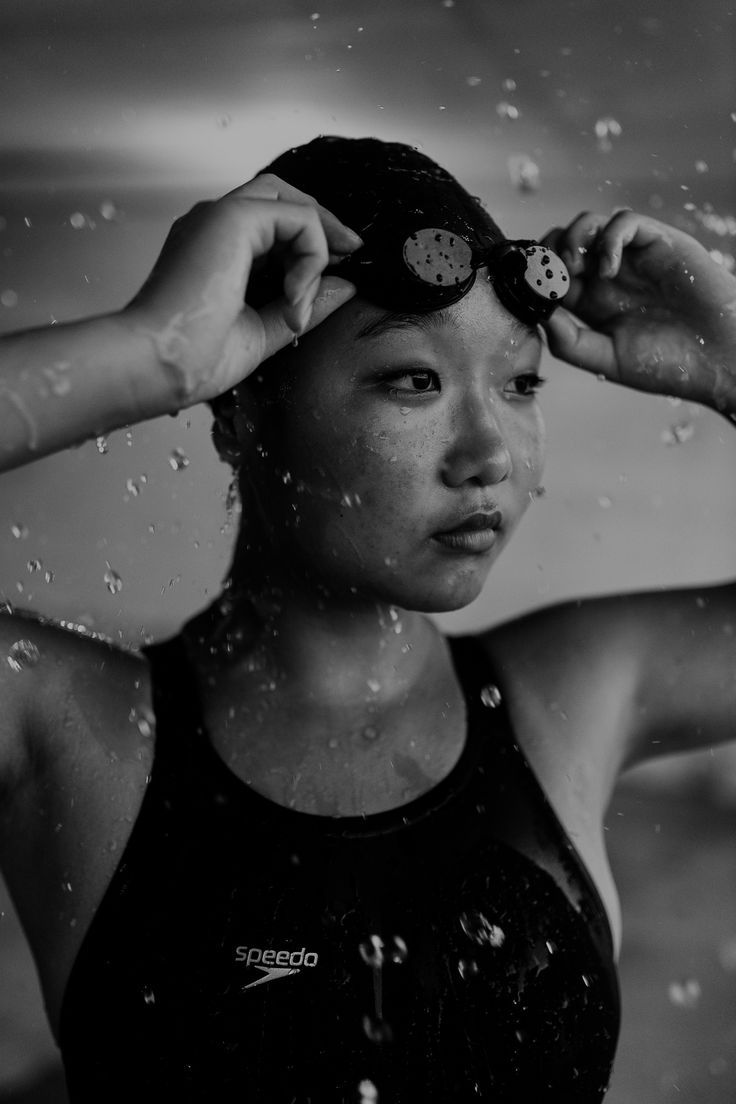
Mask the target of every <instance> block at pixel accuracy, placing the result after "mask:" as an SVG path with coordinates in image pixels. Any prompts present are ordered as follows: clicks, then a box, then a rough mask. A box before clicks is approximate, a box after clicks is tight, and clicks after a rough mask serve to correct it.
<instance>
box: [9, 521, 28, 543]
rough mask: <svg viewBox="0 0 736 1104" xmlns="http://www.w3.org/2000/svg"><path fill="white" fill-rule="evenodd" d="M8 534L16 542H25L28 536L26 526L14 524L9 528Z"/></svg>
mask: <svg viewBox="0 0 736 1104" xmlns="http://www.w3.org/2000/svg"><path fill="white" fill-rule="evenodd" d="M10 532H11V533H12V534H13V536H14V537H15V539H16V540H25V539H26V537H27V536H28V526H27V525H19V524H17V523H14V524H13V525H11V526H10Z"/></svg>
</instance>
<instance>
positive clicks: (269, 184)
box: [225, 173, 363, 256]
mask: <svg viewBox="0 0 736 1104" xmlns="http://www.w3.org/2000/svg"><path fill="white" fill-rule="evenodd" d="M228 196H235V197H238V198H246V199H273V200H281V201H282V202H284V203H297V204H300V205H301V206H306V207H314V208H315V210H316V211H318V213H319V217H320V221H321V223H322V226H323V228H324V231H325V236H326V238H327V242H328V245H329V248H330V251H331V252H333V253H336V254H338V255H339V256H344V255H345V254H346V253H353V252H354V251H355V250H356V249H359V248H360V246H361V245H362V244H363V241H362V239H361V238H360V237H359V235H358V234H356V233H355V231H354V230H351V229H350V227H349V226H345V224H344V223H342V222H340V220H339V219H338V218H337V216H336V215H333V213H332V211H328V210H327V208H326V207H323V206H322V204H321V203H318V202H317V200H316V199H315V198H314V196H311V195H309V194H308V192H303V191H301V190H300V189H299V188H295V187H294V185H293V184H289V183H287V181H285V180H282V179H281V177H279V176H276V175H275V174H274V173H261V174H260V175H259V176H256V177H254V178H253V180H249V181H248V182H247V184H242V185H241V186H240V187H239V188H234V189H233V191H232V192H228ZM225 198H227V196H226V197H225Z"/></svg>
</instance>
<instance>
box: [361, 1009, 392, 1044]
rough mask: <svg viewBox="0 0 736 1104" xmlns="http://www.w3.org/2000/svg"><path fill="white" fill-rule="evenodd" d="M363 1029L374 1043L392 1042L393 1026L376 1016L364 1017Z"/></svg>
mask: <svg viewBox="0 0 736 1104" xmlns="http://www.w3.org/2000/svg"><path fill="white" fill-rule="evenodd" d="M363 1031H364V1032H365V1034H366V1035H367V1037H368V1038H369V1039H370V1041H371V1042H372V1043H390V1042H391V1040H392V1039H393V1037H394V1036H393V1031H392V1030H391V1026H390V1025H389V1024H387V1023H386V1021H385V1020H383V1019H379V1018H377V1017H374V1016H367V1015H366V1016H364V1017H363Z"/></svg>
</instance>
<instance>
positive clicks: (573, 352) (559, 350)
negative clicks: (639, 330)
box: [543, 307, 618, 379]
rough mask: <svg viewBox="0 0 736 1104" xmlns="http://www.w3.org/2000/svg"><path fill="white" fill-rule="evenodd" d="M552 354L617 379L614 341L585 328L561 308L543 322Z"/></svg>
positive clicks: (577, 365)
mask: <svg viewBox="0 0 736 1104" xmlns="http://www.w3.org/2000/svg"><path fill="white" fill-rule="evenodd" d="M543 326H544V330H545V333H546V334H547V341H548V343H549V348H550V352H551V353H552V354H553V355H554V356H556V357H558V358H559V359H560V360H566V361H567V362H568V364H574V365H575V367H577V368H583V369H585V371H587V372H595V373H596V374H598V375H603V376H605V377H606V379H616V378H617V376H618V366H617V363H616V355H615V350H614V346H613V341H612V340H611V338H610V337H608V336H607V335H606V334H602V333H599V332H598V331H597V330H592V329H588V327H586V326H581V325H580V323H579V322H578V321H577V319H576V318H575V317H574V315H572V314H570V312H569V311H566V310H565V309H564V307H558V308H557V310H556V311H555V312H554V314H553V315H552V316H551V317H550V318H549V319H548V320H547V321H546V322H544V323H543Z"/></svg>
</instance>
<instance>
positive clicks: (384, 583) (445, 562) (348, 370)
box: [237, 277, 544, 612]
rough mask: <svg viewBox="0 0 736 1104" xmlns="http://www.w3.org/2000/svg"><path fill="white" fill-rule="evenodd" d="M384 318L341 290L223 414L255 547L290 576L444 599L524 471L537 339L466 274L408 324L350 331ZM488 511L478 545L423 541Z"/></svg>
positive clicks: (416, 606) (346, 591)
mask: <svg viewBox="0 0 736 1104" xmlns="http://www.w3.org/2000/svg"><path fill="white" fill-rule="evenodd" d="M384 318H385V312H384V311H382V310H379V309H378V308H376V307H374V306H372V305H370V304H367V303H366V302H365V301H361V300H360V299H356V300H353V301H352V302H350V303H348V304H347V305H346V306H345V307H343V308H341V309H340V310H339V311H338V312H336V314H334V315H333V316H332V317H331V318H329V319H328V320H327V321H326V322H324V323H323V324H322V325H320V326H319V328H318V329H316V330H315V331H314V332H313V333H311V334H310V335H309V336H308V337H307V338H306V339H303V340H302V341H301V342H300V344H299V347H298V348H297V349H295V350H293V351H292V350H289V351H288V352H287V353H286V354H284V355H282V356H281V357H280V358H279V361H278V362H277V363H274V364H271V365H267V366H266V369H265V371H264V373H263V375H262V377H261V379H262V381H263V382H262V384H261V385H259V384H258V383H257V382H256V384H255V385H253V387H252V391H251V394H252V399H253V401H252V402H249V401H247V400H246V409H245V410H244V411H243V412H241V414H240V416H239V418H238V420H237V427H238V430H239V434H240V436H241V442H242V446H243V449H244V452H246V453H247V456H246V463H245V470H246V471H247V472H248V481H249V483H250V485H251V489H252V491H253V492H254V494H255V497H256V500H257V504H258V516H259V520H260V527H261V528H262V534H261V539H263V540H264V541H265V545H266V547H265V548H264V549H263V559H264V561H265V560H266V559H267V560H268V562H269V564H270V567H269V571H270V572H274V571H275V572H276V573H278V574H281V575H282V576H283V577H285V578H286V577H288V578H289V579H290V580H291V581H292V583H294V584H296V585H297V588H298V589H301V586H303V585H304V584H306V585H307V586H311V587H314V586H318V587H319V588H320V589H322V590H324V592H325V593H326V594H329V595H330V596H332V597H334V598H338V596H339V597H341V598H343V599H348V601H349V598H350V596H352V597H353V599H354V600H358V601H359V600H360V599H361V598H362V599H367V600H369V601H372V602H376V601H378V602H381V603H391V604H396V605H398V606H401V607H403V608H405V609H411V610H418V611H436V612H439V611H444V610H450V609H458V608H461V607H462V606H465V605H467V604H468V603H469V602H471V601H472V600H473V599H474V598H476V597H477V595H478V594H479V592H480V590H481V588H482V586H483V583H484V581H485V578H486V576H487V574H488V571H489V569H490V567H491V564H492V563H493V561H494V560H495V558H496V557H497V556H498V554H499V552H500V550H501V548H502V547H503V546H504V545H505V544H506V542H507V541H508V539H509V537H510V535H511V533H512V532H513V530H514V529H515V527H516V525H517V524H518V522H519V520H520V518H521V516H522V515H523V513H524V511H525V509H526V508H527V506H528V505H529V502H530V500H531V497H532V496H533V492H534V489H535V488H536V487H537V485H538V483H539V479H540V476H541V471H542V464H543V449H544V428H543V423H542V419H541V415H540V412H539V407H538V404H537V401H536V397H535V393H534V391H535V387H536V384H537V382H538V380H537V372H538V366H539V359H540V355H541V341H540V338H539V336H538V335H537V334H536V333H534V332H533V331H531V330H529V329H527V328H526V327H524V326H522V324H521V323H520V322H518V321H517V320H516V319H515V318H514V317H513V316H512V315H511V314H509V313H508V312H507V311H506V310H505V309H504V308H503V307H501V305H500V304H499V303H498V300H497V299H496V298H495V296H494V294H493V292H492V290H491V288H490V286H489V285H488V284H487V282H486V281H485V280H484V279H483V278H482V277H481V278H479V279H478V280H477V281H476V285H475V286H474V288H473V289H472V290H471V292H470V293H469V294H468V295H466V296H465V298H464V299H462V300H461V301H460V302H459V303H457V304H455V305H453V306H451V307H448V308H446V309H445V310H443V311H438V312H432V313H430V314H426V315H424V316H422V317H421V318H420V319H419V321H418V323H415V324H409V325H406V324H404V325H399V326H393V327H392V328H388V329H386V328H384V329H383V330H382V331H381V330H379V331H378V332H373V333H367V332H363V331H367V330H369V329H370V328H371V326H372V325H373V324H374V323H376V322H377V321H379V320H381V319H384ZM269 372H270V373H271V374H270V376H269V375H268V373H269ZM492 510H498V511H500V512H501V515H502V522H501V525H500V527H499V529H498V531H497V538H496V539H495V541H492V546H491V547H488V548H486V547H484V548H482V549H481V550H478V549H464V548H458V547H448V545H447V544H446V543H442V542H440V541H438V540H437V539H436V535H437V534H438V533H440V532H443V531H447V530H449V529H453V528H455V527H456V526H458V525H460V524H461V523H462V522H463V521H464V520H465V519H466V518H467V517H468V516H469V515H471V514H473V513H475V512H485V513H489V512H490V511H492Z"/></svg>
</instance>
